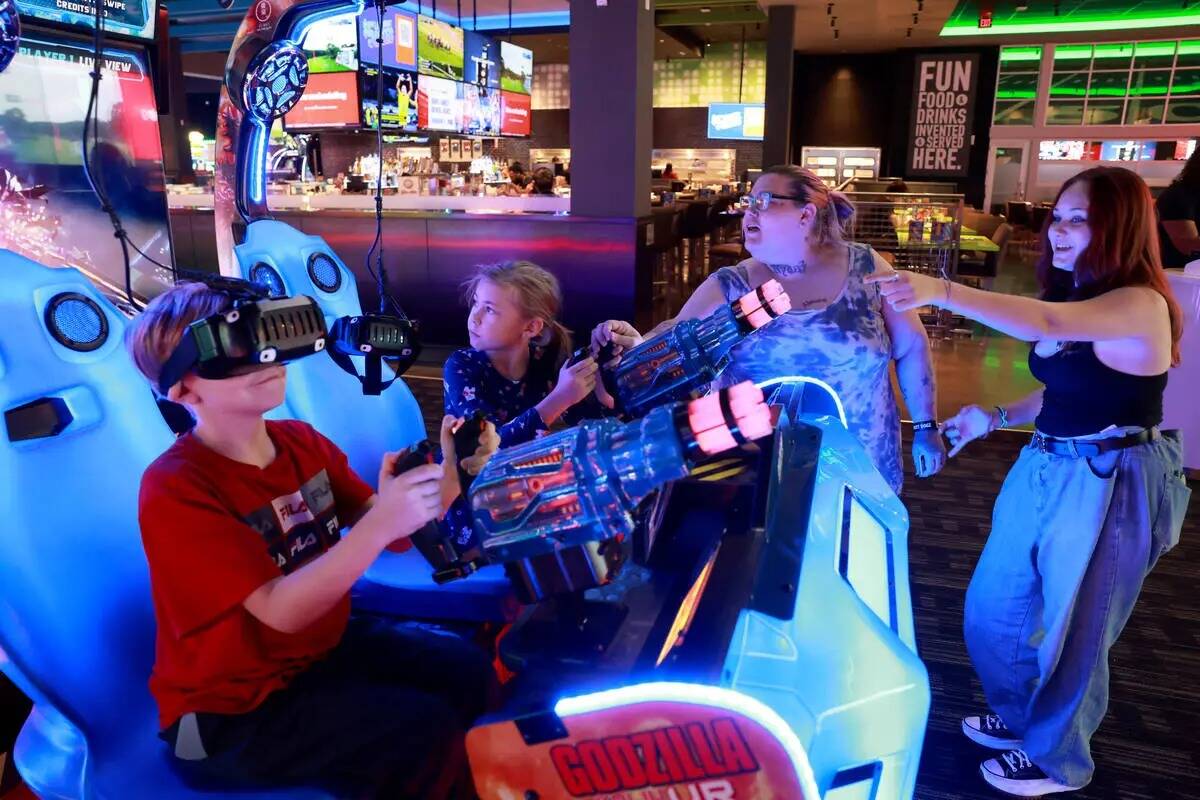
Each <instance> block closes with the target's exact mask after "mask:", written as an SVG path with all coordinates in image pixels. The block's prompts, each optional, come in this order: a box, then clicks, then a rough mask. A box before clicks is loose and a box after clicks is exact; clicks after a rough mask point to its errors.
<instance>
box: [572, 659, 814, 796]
mask: <svg viewBox="0 0 1200 800" xmlns="http://www.w3.org/2000/svg"><path fill="white" fill-rule="evenodd" d="M639 703H689V704H691V705H697V706H708V707H709V708H720V709H725V710H729V711H733V712H735V713H738V714H741V715H742V716H745V717H749V718H750V719H752V720H754V721H755V722H757V723H758V724H759V725H762V726H763V727H764V728H766V729H767V731H768V732H769V733H770V734H771V735H772V736H774V737H775V740H776V741H778V742H779V744H780V745H781V746H782V747H783V749H784V752H786V753H787V754H788V758H790V759H791V762H792V767H793V769H795V771H796V778H797V780H798V781H799V782H800V790H801V792H802V794H803V796H804V797H805V798H810V797H811V798H813V800H816V798H819V797H820V796H821V794H820V792H818V791H817V781H816V778H815V777H814V776H813V771H812V765H811V764H809V762H808V754H807V753H806V752H805V750H804V745H802V744H801V743H800V739H799V737H797V736H796V732H795V731H793V730H792V729H791V728H790V727H788V724H787V723H786V722H784V721H783V717H781V716H779V714H778V712H776V711H775V710H774V709H772V708H770V707H768V706H767V705H765V704H764V703H763V702H762V701H760V700H757V699H755V698H753V697H750V696H749V695H745V694H742V693H741V692H735V691H733V690H732V689H726V688H724V687H720V686H705V685H702V684H695V683H672V682H669V681H660V682H655V683H640V684H637V685H635V686H622V687H620V688H617V689H607V690H605V691H602V692H593V693H592V694H585V695H580V696H578V697H564V698H563V699H561V700H559V701H558V702H557V703H555V704H554V713H555V714H557V715H558V716H559V717H560V718H566V717H573V716H577V715H579V714H590V713H592V712H594V711H606V710H608V709H610V708H620V707H622V706H632V705H638V704H639Z"/></svg>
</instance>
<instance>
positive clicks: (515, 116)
mask: <svg viewBox="0 0 1200 800" xmlns="http://www.w3.org/2000/svg"><path fill="white" fill-rule="evenodd" d="M532 132H533V123H532V119H531V112H530V102H529V95H527V94H514V93H513V92H501V93H500V133H501V135H503V136H529V135H530V134H531V133H532Z"/></svg>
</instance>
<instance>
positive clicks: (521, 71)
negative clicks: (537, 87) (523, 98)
mask: <svg viewBox="0 0 1200 800" xmlns="http://www.w3.org/2000/svg"><path fill="white" fill-rule="evenodd" d="M500 88H501V89H503V90H504V91H506V92H518V93H520V94H533V51H532V50H526V49H525V48H524V47H517V46H516V45H515V44H512V43H511V42H501V43H500Z"/></svg>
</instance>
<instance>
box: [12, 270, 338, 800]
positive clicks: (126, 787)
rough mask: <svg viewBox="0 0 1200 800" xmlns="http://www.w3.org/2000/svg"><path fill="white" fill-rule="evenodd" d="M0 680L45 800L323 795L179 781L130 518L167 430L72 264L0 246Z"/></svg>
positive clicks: (121, 323) (110, 312)
mask: <svg viewBox="0 0 1200 800" xmlns="http://www.w3.org/2000/svg"><path fill="white" fill-rule="evenodd" d="M0 275H3V278H4V282H3V289H2V291H0V318H3V319H4V326H3V328H2V329H0V411H2V412H3V415H4V418H3V424H2V425H0V484H2V485H3V488H2V490H0V514H2V515H3V518H4V520H5V525H4V527H3V529H2V530H0V543H2V544H3V550H4V557H3V558H0V670H3V672H4V673H5V675H7V676H8V677H9V679H11V680H12V681H13V683H15V684H16V685H17V686H18V687H19V688H20V689H21V690H22V691H23V692H24V693H25V694H26V695H27V696H28V697H29V698H30V699H32V700H33V703H34V708H33V712H32V713H31V714H30V716H29V719H28V720H27V721H26V723H25V726H24V727H23V728H22V730H21V734H20V737H19V739H18V740H17V744H16V747H15V749H14V760H15V763H16V765H17V768H18V770H19V771H20V774H21V777H22V779H23V780H24V781H25V783H26V784H27V785H28V786H29V787H30V788H31V789H32V790H33V791H34V792H35V793H36V794H37V795H38V796H40V797H45V798H51V797H53V798H72V799H76V798H78V799H80V800H92V799H93V798H97V799H99V798H103V799H104V800H143V799H144V800H161V798H180V800H188V799H189V798H201V797H216V796H221V797H235V798H244V799H245V800H250V799H251V798H263V799H264V800H265V799H266V798H290V799H293V800H302V799H303V800H307V799H308V798H313V800H315V799H316V798H326V797H328V795H326V794H325V793H323V792H319V791H315V790H307V789H293V790H290V791H257V792H232V793H230V792H224V793H216V792H202V791H197V790H194V789H190V788H188V787H187V786H186V785H185V784H184V783H183V781H182V780H181V779H180V777H179V776H178V775H177V774H176V773H175V771H174V769H173V768H172V766H171V764H170V756H169V755H168V753H167V750H166V748H165V746H164V745H163V743H162V741H160V740H159V739H158V737H157V735H156V734H157V732H158V718H157V712H156V709H155V706H154V701H153V699H152V698H151V696H150V692H149V689H148V687H147V680H148V679H149V677H150V668H151V665H152V664H153V662H154V610H153V607H152V604H151V599H150V584H149V574H148V571H147V567H146V558H145V553H144V551H143V550H142V540H141V534H140V532H139V529H138V519H137V508H138V503H137V494H138V486H139V483H140V477H141V474H142V472H143V471H144V470H145V468H146V467H147V466H148V465H149V464H150V462H151V461H153V460H154V459H155V458H157V457H158V456H159V455H160V454H161V453H162V452H163V451H165V450H166V449H167V448H168V447H169V446H170V445H171V442H172V440H173V435H172V433H171V431H170V429H169V428H168V427H167V425H166V423H165V422H164V421H163V418H162V416H161V414H160V413H159V410H158V406H157V404H156V403H155V400H154V396H153V394H152V393H151V391H150V389H149V387H148V385H147V383H146V380H145V378H143V377H142V375H141V374H140V373H139V372H138V371H137V369H136V368H135V367H134V365H133V361H132V360H131V358H130V357H129V355H128V353H127V351H126V349H125V346H124V343H123V341H122V339H123V336H124V332H125V317H124V316H123V315H122V314H121V313H120V312H119V311H117V309H116V308H115V307H114V306H113V305H112V304H111V303H109V302H108V301H107V300H106V299H105V298H104V297H102V296H101V295H100V293H99V292H97V291H96V290H95V288H94V287H93V286H92V284H91V283H90V282H89V281H88V280H87V279H86V278H84V277H83V275H82V274H81V273H79V272H78V271H76V270H74V269H51V268H48V267H45V266H42V265H41V264H38V263H36V262H34V261H30V260H29V259H26V258H23V257H21V256H17V255H15V254H13V253H10V252H8V251H0Z"/></svg>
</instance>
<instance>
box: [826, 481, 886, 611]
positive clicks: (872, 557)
mask: <svg viewBox="0 0 1200 800" xmlns="http://www.w3.org/2000/svg"><path fill="white" fill-rule="evenodd" d="M842 514H843V517H842V542H841V552H840V564H839V571H840V572H841V573H842V577H843V578H845V579H846V582H847V583H849V584H850V585H851V586H852V587H853V588H854V591H855V593H856V594H857V595H858V597H859V599H860V600H862V601H863V602H864V603H865V604H866V605H867V607H868V608H870V609H871V610H872V611H874V612H875V616H877V617H879V619H881V620H883V624H884V625H887V626H888V627H889V628H893V629H894V628H895V627H896V620H895V614H894V613H893V603H892V587H893V584H894V581H895V575H894V569H895V567H894V566H893V564H892V557H891V550H892V541H891V538H892V537H891V534H889V533H888V530H887V528H885V527H884V526H883V523H881V522H880V521H879V520H878V519H876V518H875V515H874V514H872V513H871V512H870V511H868V510H867V507H866V506H864V505H863V504H862V503H861V502H859V499H858V498H857V497H855V496H854V494H853V492H851V491H850V490H849V489H847V490H846V497H845V503H844V505H843V510H842Z"/></svg>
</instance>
